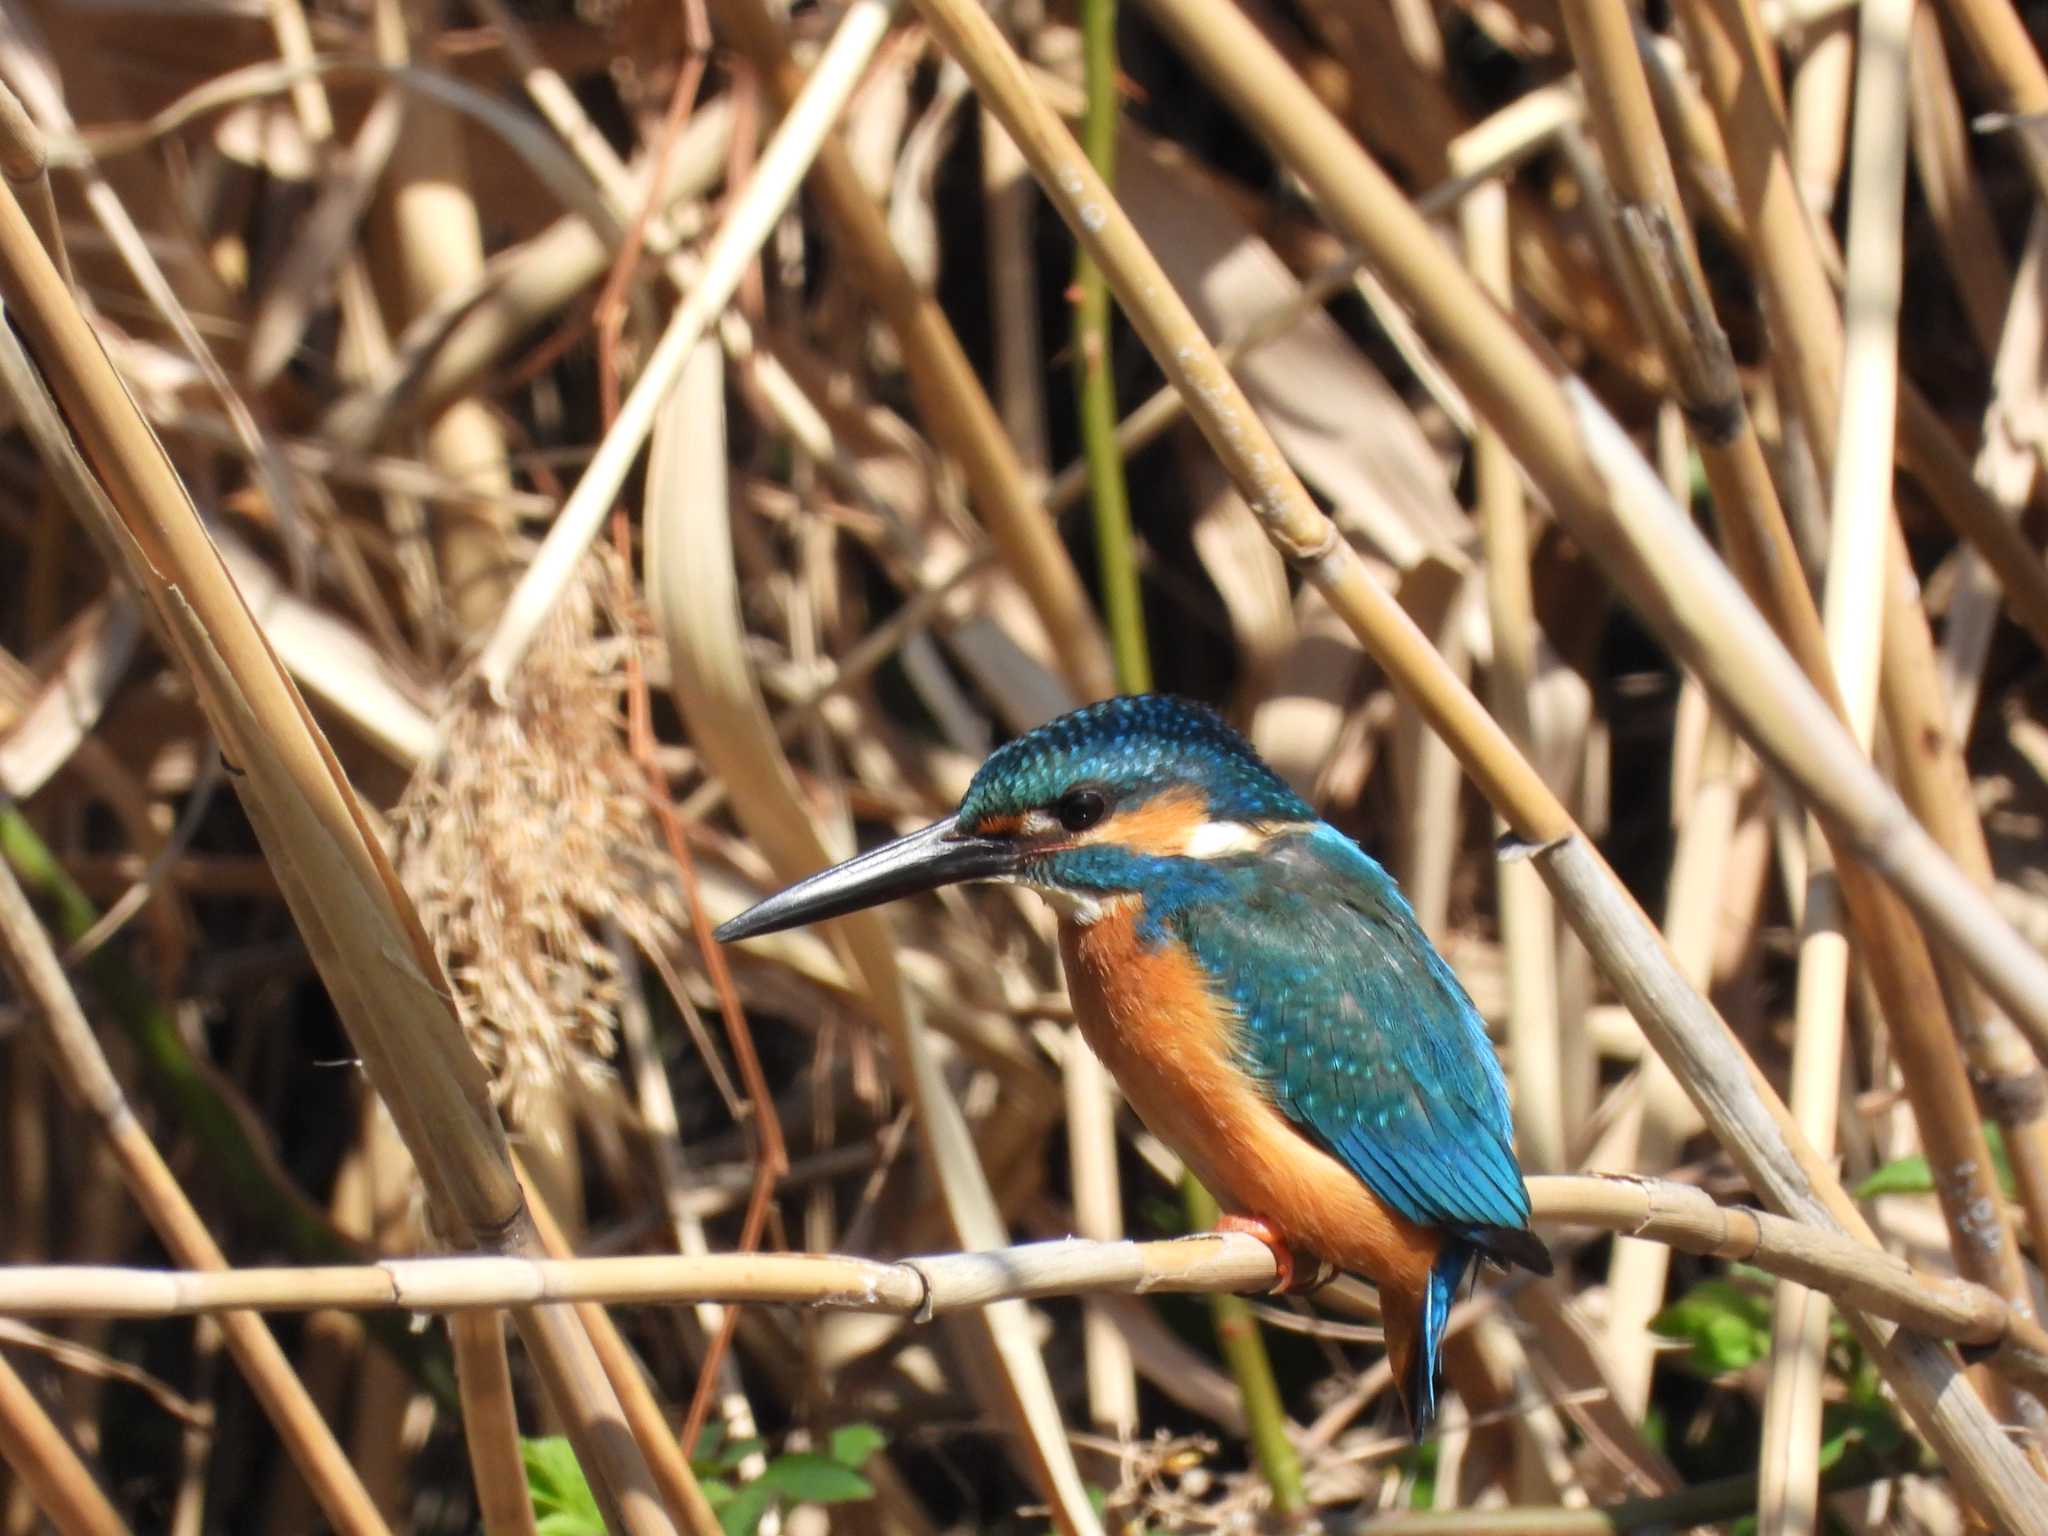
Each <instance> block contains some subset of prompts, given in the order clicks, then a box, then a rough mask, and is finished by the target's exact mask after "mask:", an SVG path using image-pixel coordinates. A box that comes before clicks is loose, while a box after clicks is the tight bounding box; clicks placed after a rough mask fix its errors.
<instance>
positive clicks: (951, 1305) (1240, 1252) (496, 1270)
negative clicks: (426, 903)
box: [0, 1174, 2048, 1385]
mask: <svg viewBox="0 0 2048 1536" xmlns="http://www.w3.org/2000/svg"><path fill="white" fill-rule="evenodd" d="M1529 1195H1530V1199H1531V1201H1532V1203H1533V1205H1534V1210H1535V1215H1534V1220H1535V1222H1536V1224H1537V1225H1538V1226H1541V1227H1582V1228H1589V1229H1593V1230H1597V1231H1605V1232H1627V1233H1630V1234H1631V1235H1633V1236H1636V1237H1641V1238H1644V1239H1647V1240H1649V1241H1652V1242H1659V1243H1665V1244H1668V1245H1670V1246H1671V1247H1673V1248H1678V1249H1682V1250H1683V1251H1685V1252H1687V1253H1696V1254H1702V1255H1706V1256H1709V1257H1713V1258H1717V1259H1724V1260H1728V1261H1730V1262H1735V1263H1745V1264H1752V1265H1755V1266H1756V1267H1757V1268H1759V1269H1764V1270H1768V1271H1769V1272H1770V1273H1772V1274H1775V1275H1779V1276H1782V1277H1784V1278H1787V1279H1794V1280H1798V1281H1799V1282H1801V1283H1802V1284H1805V1285H1808V1286H1811V1287H1813V1288H1814V1289H1815V1290H1820V1291H1825V1292H1826V1293H1827V1294H1829V1295H1830V1296H1833V1297H1835V1298H1836V1299H1837V1300H1838V1301H1840V1302H1841V1303H1842V1304H1843V1305H1845V1306H1848V1307H1853V1308H1857V1309H1860V1310H1863V1311H1867V1312H1869V1313H1871V1314H1872V1315H1874V1316H1877V1317H1883V1318H1886V1319H1888V1320H1890V1321H1892V1322H1895V1323H1898V1324H1900V1325H1901V1326H1902V1327H1905V1328H1909V1329H1912V1330H1913V1331H1914V1332H1915V1333H1917V1334H1921V1335H1924V1336H1925V1337H1927V1338H1929V1339H1941V1340H1946V1341H1949V1342H1952V1343H1955V1344H1957V1345H1959V1346H1962V1347H1965V1348H1968V1349H1969V1350H1971V1351H1972V1353H1973V1354H1982V1355H1984V1356H1985V1357H1987V1358H1988V1359H1989V1360H1990V1362H1991V1363H1992V1365H1994V1366H1995V1367H1997V1368H1998V1369H2000V1370H2002V1371H2005V1372H2006V1373H2007V1374H2009V1375H2010V1376H2011V1377H2012V1379H2013V1380H2015V1381H2017V1382H2024V1383H2031V1384H2034V1385H2042V1384H2048V1330H2044V1329H2043V1328H2042V1326H2041V1325H2040V1324H2039V1323H2037V1322H2035V1321H2034V1320H2033V1319H2032V1318H2031V1317H2030V1316H2028V1315H2027V1314H2026V1313H2024V1312H2022V1311H2020V1310H2019V1309H2017V1308H2014V1307H2012V1306H2009V1305H2008V1304H2007V1303H2006V1301H2005V1300H2004V1298H2003V1297H2001V1296H1999V1295H1998V1294H1997V1293H1996V1292H1995V1291H1992V1290H1991V1289H1989V1288H1988V1287H1986V1286H1981V1285H1978V1284H1976V1283H1974V1282H1972V1281H1968V1280H1957V1279H1951V1278H1948V1277H1946V1276H1940V1275H1929V1274H1924V1273H1922V1272H1920V1271H1917V1270H1915V1269H1914V1268H1913V1267H1912V1266H1911V1265H1909V1264H1907V1263H1906V1262H1905V1260H1903V1259H1900V1258H1897V1257H1894V1256H1893V1255H1891V1254H1888V1253H1885V1252H1884V1251H1882V1250H1881V1249H1875V1248H1872V1247H1870V1246H1869V1245H1868V1244H1866V1243H1863V1242H1860V1241H1858V1240H1857V1239H1855V1238H1851V1237H1845V1236H1843V1235H1842V1234H1841V1233H1838V1232H1832V1231H1829V1230H1826V1229H1825V1228H1821V1227H1817V1226H1811V1225H1808V1224H1806V1223H1803V1222H1798V1221H1792V1220H1790V1219H1788V1218H1786V1217H1782V1216H1773V1215H1771V1214H1769V1213H1767V1212H1764V1211H1757V1210H1750V1209H1747V1208H1744V1207H1737V1206H1726V1205H1720V1204H1717V1203H1716V1202H1715V1200H1714V1199H1713V1197H1712V1196H1710V1195H1709V1194H1707V1193H1706V1191H1704V1190H1702V1189H1699V1188H1696V1187H1695V1186H1693V1185H1690V1184H1680V1183H1676V1182H1674V1181H1671V1180H1666V1179H1643V1178H1635V1177H1604V1176H1601V1175H1596V1174H1556V1175H1546V1174H1538V1175H1535V1176H1534V1177H1532V1178H1531V1179H1530V1180H1529ZM1276 1278H1277V1276H1276V1273H1275V1270H1274V1267H1273V1254H1272V1250H1271V1249H1269V1248H1268V1247H1267V1246H1266V1245H1265V1244H1264V1243H1262V1242H1260V1241H1259V1240H1258V1239H1257V1238H1254V1237H1248V1236H1246V1235H1244V1234H1242V1233H1234V1232H1233V1233H1216V1232H1206V1233H1202V1234H1199V1235H1197V1236H1193V1237H1180V1238H1168V1239H1165V1240H1163V1241H1157V1242H1142V1243H1141V1242H1128V1241H1126V1242H1115V1243H1100V1242H1091V1241H1089V1240H1087V1239H1083V1238H1066V1239H1061V1240H1058V1241H1053V1242H1042V1243H1020V1244H1017V1245H1015V1246H1013V1247H1009V1248H996V1249H989V1250H985V1251H980V1252H971V1253H943V1254H933V1255H927V1256H923V1257H918V1258H908V1259H898V1260H883V1259H866V1258H855V1257H851V1256H845V1255H839V1254H811V1253H763V1254H712V1255H708V1256H704V1257H697V1258H691V1257H684V1256H679V1255H674V1254H647V1255H633V1256H629V1257H622V1258H598V1259H530V1258H510V1257H471V1258H434V1259H387V1260H384V1261H382V1262H380V1263H376V1264H360V1265H340V1266H313V1267H289V1268H261V1267H249V1268H243V1269H233V1270H225V1271H220V1272H200V1271H193V1270H159V1269H130V1268H117V1267H113V1266H95V1265H62V1264H55V1265H14V1266H8V1267H5V1268H0V1315H4V1316H10V1317H24V1318H27V1317H134V1318H167V1317H192V1316H201V1315H212V1314H215V1313H220V1312H225V1311H231V1310H237V1309H246V1308H260V1309H263V1310H265V1311H277V1312H303V1311H310V1310H314V1309H320V1308H335V1309H338V1310H342V1311H362V1310H369V1309H375V1308H385V1307H392V1308H399V1309H401V1310H406V1311H414V1312H456V1311H463V1310H467V1309H473V1308H483V1307H527V1306H536V1305H540V1304H543V1303H564V1304H566V1303H572V1302H590V1303H595V1304H599V1305H604V1306H675V1305H687V1304H691V1303H694V1302H698V1301H717V1302H724V1303H728V1304H731V1305H741V1304H754V1305H770V1306H800V1307H815V1308H822V1309H825V1310H829V1311H851V1312H874V1313H885V1314H889V1315H894V1316H902V1317H912V1318H918V1319H929V1318H931V1317H935V1316H939V1315H942V1314H947V1313H953V1312H963V1311H971V1310H973V1309H975V1308H979V1307H985V1306H989V1305H991V1304H993V1303H995V1302H998V1301H1005V1300H1027V1301H1029V1300H1039V1299H1043V1298H1047V1297H1053V1296H1073V1295H1148V1294H1152V1293H1154V1292H1172V1293H1176V1294H1203V1293H1212V1292H1217V1291H1226V1292H1229V1291H1245V1292H1255V1291H1259V1290H1262V1289H1265V1288H1267V1287H1270V1286H1271V1285H1272V1284H1273V1282H1274V1281H1275V1279H1276Z"/></svg>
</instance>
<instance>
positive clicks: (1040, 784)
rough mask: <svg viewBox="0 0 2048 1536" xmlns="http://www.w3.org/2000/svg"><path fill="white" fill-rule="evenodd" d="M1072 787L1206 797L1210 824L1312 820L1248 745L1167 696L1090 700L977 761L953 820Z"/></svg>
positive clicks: (1213, 718)
mask: <svg viewBox="0 0 2048 1536" xmlns="http://www.w3.org/2000/svg"><path fill="white" fill-rule="evenodd" d="M1077 784H1095V785H1099V786H1100V787H1101V788H1102V789H1103V790H1105V791H1106V792H1108V793H1109V794H1110V795H1111V797H1112V798H1113V799H1118V800H1122V801H1124V802H1125V803H1126V804H1131V803H1139V804H1141V803H1143V802H1144V801H1145V800H1146V799H1149V798H1150V797H1151V796H1152V795H1154V794H1157V793H1158V792H1159V791H1161V790H1164V789H1167V788H1169V787H1182V786H1184V787H1188V788H1193V789H1195V790H1198V791H1200V792H1201V793H1202V794H1204V795H1206V796H1207V797H1208V802H1209V815H1210V817H1211V818H1213V819H1215V820H1218V821H1246V822H1260V821H1283V822H1285V821H1313V820H1315V819H1316V817H1315V812H1314V811H1312V810H1310V809H1309V807H1308V804H1307V802H1305V801H1304V800H1303V799H1302V798H1301V796H1299V795H1297V794H1296V793H1295V792H1294V791H1293V790H1292V789H1290V788H1288V787H1287V782H1286V780H1284V779H1282V778H1281V777H1280V775H1278V774H1277V773H1275V772H1274V771H1273V770H1272V769H1271V768H1269V767H1267V766H1266V764H1265V762H1264V760H1263V759H1261V758H1260V756H1259V754H1258V753H1257V752H1256V751H1254V750H1253V749H1252V744H1251V743H1250V742H1248V741H1246V740H1245V739H1244V738H1243V737H1242V736H1240V735H1238V733H1237V732H1236V731H1233V730H1232V729H1231V728H1230V727H1229V726H1227V725H1225V724H1224V723H1223V718H1222V717H1221V716H1220V715H1218V714H1216V713H1215V712H1214V711H1213V710H1211V709H1208V708H1207V707H1205V706H1203V705H1200V704H1195V703H1192V702H1190V701H1189V700H1187V699H1177V698H1172V697H1170V696H1168V695H1166V694H1158V693H1144V694H1131V695H1127V696H1125V697H1123V698H1116V699H1106V700H1104V701H1103V702H1102V703H1100V704H1090V705H1088V706H1087V707H1086V708H1085V709H1077V710H1075V711H1074V712H1073V713H1072V714H1067V715H1062V716H1060V717H1059V718H1058V719H1057V720H1051V721H1048V722H1047V723H1046V724H1044V725H1041V726H1039V727H1038V729H1036V730H1034V731H1030V732H1027V733H1026V734H1024V735H1022V736H1019V737H1018V738H1017V739H1016V740H1014V741H1011V742H1007V743H1005V744H1004V745H1003V746H1001V747H999V748H997V749H996V751H995V752H994V753H993V754H992V755H991V756H990V757H989V760H988V761H987V762H985V763H983V764H982V765H981V771H980V772H979V773H977V774H976V775H975V776H974V782H973V783H972V784H971V785H969V786H968V789H967V795H966V798H965V799H963V800H962V801H961V802H960V821H961V823H962V824H963V825H966V826H973V825H974V824H975V823H977V822H979V821H980V820H982V819H983V818H984V817H989V816H1006V815H1014V814H1017V813H1019V812H1022V811H1026V810H1030V809H1031V808H1033V807H1034V806H1042V805H1048V804H1050V803H1051V802H1053V801H1054V800H1057V799H1058V798H1059V797H1060V796H1061V795H1063V794H1065V793H1066V792H1067V791H1068V790H1070V789H1072V788H1073V787H1074V786H1075V785H1077Z"/></svg>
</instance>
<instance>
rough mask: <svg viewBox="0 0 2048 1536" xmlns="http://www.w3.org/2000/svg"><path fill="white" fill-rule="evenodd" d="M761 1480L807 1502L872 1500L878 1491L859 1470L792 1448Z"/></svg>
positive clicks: (770, 1467)
mask: <svg viewBox="0 0 2048 1536" xmlns="http://www.w3.org/2000/svg"><path fill="white" fill-rule="evenodd" d="M760 1481H761V1483H765V1484H767V1485H768V1486H769V1487H771V1488H774V1489H776V1490H777V1491H778V1492H781V1493H786V1494H788V1495H789V1496H790V1497H791V1498H792V1499H798V1500H801V1501H802V1502H804V1503H806V1504H844V1503H846V1502H848V1501H849V1500H852V1499H871V1498H873V1497H874V1494H875V1490H874V1489H873V1487H871V1486H870V1485H869V1483H868V1480H867V1479H866V1478H864V1477H862V1476H861V1475H860V1474H859V1473H857V1472H855V1471H853V1470H852V1469H851V1468H848V1467H846V1466H843V1465H841V1464H840V1463H839V1462H836V1461H834V1460H833V1459H832V1458H831V1457H829V1456H820V1455H818V1454H816V1453H815V1452H812V1451H789V1452H786V1453H784V1454H783V1455H781V1456H778V1457H776V1458H775V1459H774V1460H773V1461H771V1462H769V1463H768V1470H767V1471H765V1472H763V1473H762V1474H761V1478H760ZM756 1486H758V1484H757V1485H756Z"/></svg>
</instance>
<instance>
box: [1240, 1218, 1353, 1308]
mask: <svg viewBox="0 0 2048 1536" xmlns="http://www.w3.org/2000/svg"><path fill="white" fill-rule="evenodd" d="M1216 1230H1217V1231H1218V1232H1242V1233H1243V1234H1244V1235H1245V1236H1247V1237H1256V1238H1257V1239H1258V1240H1259V1241H1260V1242H1262V1243H1264V1244H1265V1245H1266V1247H1267V1248H1269V1249H1270V1250H1272V1254H1273V1272H1274V1279H1273V1284H1272V1285H1271V1287H1269V1288H1268V1290H1267V1292H1266V1294H1267V1295H1269V1296H1288V1295H1294V1294H1297V1293H1299V1292H1303V1291H1313V1290H1315V1289H1317V1288H1318V1287H1320V1286H1324V1285H1327V1284H1329V1282H1330V1281H1331V1280H1332V1279H1334V1278H1335V1277H1336V1271H1335V1270H1333V1269H1331V1268H1330V1266H1329V1265H1327V1264H1325V1263H1324V1262H1323V1261H1322V1260H1320V1259H1318V1260H1317V1261H1316V1267H1315V1268H1314V1269H1312V1270H1310V1271H1309V1273H1308V1275H1307V1277H1306V1278H1305V1279H1304V1278H1303V1277H1301V1276H1300V1275H1298V1274H1297V1273H1296V1271H1295V1264H1294V1250H1293V1249H1292V1248H1290V1247H1289V1246H1288V1245H1287V1240H1286V1239H1285V1238H1284V1237H1282V1236H1281V1235H1280V1233H1279V1231H1278V1229H1277V1228H1275V1227H1274V1225H1273V1224H1272V1223H1271V1222H1269V1221H1267V1220H1265V1219H1264V1218H1263V1217H1260V1216H1239V1215H1237V1214H1236V1213H1234V1212H1233V1213H1231V1214H1229V1215H1226V1216H1223V1217H1221V1218H1220V1219H1219V1220H1218V1221H1217V1223H1216Z"/></svg>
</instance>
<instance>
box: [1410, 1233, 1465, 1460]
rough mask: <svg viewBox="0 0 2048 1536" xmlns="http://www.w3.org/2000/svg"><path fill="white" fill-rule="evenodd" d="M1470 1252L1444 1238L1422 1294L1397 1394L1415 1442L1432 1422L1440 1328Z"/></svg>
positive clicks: (1447, 1318)
mask: <svg viewBox="0 0 2048 1536" xmlns="http://www.w3.org/2000/svg"><path fill="white" fill-rule="evenodd" d="M1472 1258H1473V1249H1472V1247H1471V1245H1470V1244H1468V1243H1465V1242H1461V1241H1460V1240H1459V1239H1457V1238H1455V1237H1446V1238H1445V1239H1444V1245H1443V1248H1442V1250H1441V1251H1440V1252H1438V1254H1437V1256H1436V1263H1435V1264H1433V1265H1432V1266H1430V1271H1429V1286H1428V1289H1427V1290H1426V1291H1425V1292H1424V1293H1423V1298H1422V1319H1421V1326H1420V1327H1419V1328H1418V1329H1417V1331H1416V1340H1415V1353H1414V1355H1413V1356H1412V1357H1411V1359H1410V1362H1409V1366H1408V1380H1407V1381H1405V1382H1403V1383H1402V1384H1401V1386H1402V1393H1401V1395H1402V1396H1403V1397H1404V1398H1406V1399H1407V1402H1408V1429H1409V1433H1410V1434H1412V1435H1413V1436H1414V1437H1415V1438H1416V1439H1417V1440H1418V1441H1419V1440H1421V1439H1422V1438H1423V1436H1425V1435H1427V1434H1428V1433H1429V1431H1430V1429H1431V1427H1432V1426H1434V1425H1435V1423H1436V1378H1437V1370H1438V1366H1439V1363H1440V1362H1439V1355H1440V1354H1441V1352H1442V1349H1443V1342H1444V1325H1445V1324H1446V1323H1447V1322H1449V1321H1450V1316H1451V1302H1452V1301H1453V1300H1454V1299H1455V1298H1456V1296H1457V1294H1458V1287H1459V1286H1461V1285H1463V1284H1464V1283H1465V1272H1466V1271H1467V1270H1469V1269H1470V1268H1471V1267H1472Z"/></svg>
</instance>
